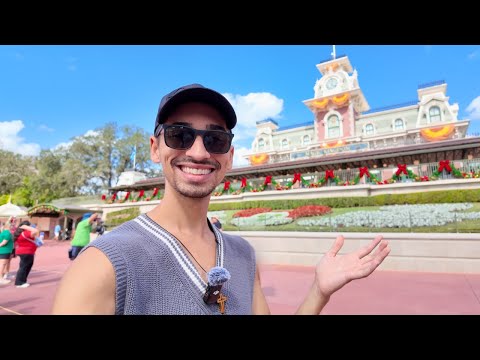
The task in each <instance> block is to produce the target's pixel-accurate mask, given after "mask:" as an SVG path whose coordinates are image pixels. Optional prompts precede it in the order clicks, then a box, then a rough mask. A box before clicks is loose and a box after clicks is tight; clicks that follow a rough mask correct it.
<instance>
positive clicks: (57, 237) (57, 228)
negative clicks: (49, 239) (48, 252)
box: [53, 224, 62, 240]
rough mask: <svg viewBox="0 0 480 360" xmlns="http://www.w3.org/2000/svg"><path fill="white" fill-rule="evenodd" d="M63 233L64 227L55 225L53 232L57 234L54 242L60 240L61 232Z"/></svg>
mask: <svg viewBox="0 0 480 360" xmlns="http://www.w3.org/2000/svg"><path fill="white" fill-rule="evenodd" d="M61 231H62V227H61V226H60V224H57V225H55V229H54V230H53V233H54V234H55V237H54V238H53V239H54V240H58V239H60V232H61Z"/></svg>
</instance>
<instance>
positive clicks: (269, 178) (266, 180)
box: [263, 175, 272, 185]
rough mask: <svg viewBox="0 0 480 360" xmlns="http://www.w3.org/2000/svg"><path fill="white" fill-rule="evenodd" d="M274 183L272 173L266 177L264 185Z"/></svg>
mask: <svg viewBox="0 0 480 360" xmlns="http://www.w3.org/2000/svg"><path fill="white" fill-rule="evenodd" d="M271 183H272V176H271V175H268V176H267V177H266V178H265V182H264V183H263V185H268V184H271Z"/></svg>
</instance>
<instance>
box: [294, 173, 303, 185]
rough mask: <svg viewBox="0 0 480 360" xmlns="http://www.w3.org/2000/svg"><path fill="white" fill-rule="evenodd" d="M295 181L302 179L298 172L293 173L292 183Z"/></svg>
mask: <svg viewBox="0 0 480 360" xmlns="http://www.w3.org/2000/svg"><path fill="white" fill-rule="evenodd" d="M297 181H302V175H301V174H300V173H295V174H293V181H292V185H293V184H295V183H296V182H297Z"/></svg>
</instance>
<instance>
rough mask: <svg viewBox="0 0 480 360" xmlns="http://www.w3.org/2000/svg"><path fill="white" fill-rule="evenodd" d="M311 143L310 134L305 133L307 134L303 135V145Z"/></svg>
mask: <svg viewBox="0 0 480 360" xmlns="http://www.w3.org/2000/svg"><path fill="white" fill-rule="evenodd" d="M309 144H310V136H308V135H305V136H304V137H303V145H304V146H307V145H309Z"/></svg>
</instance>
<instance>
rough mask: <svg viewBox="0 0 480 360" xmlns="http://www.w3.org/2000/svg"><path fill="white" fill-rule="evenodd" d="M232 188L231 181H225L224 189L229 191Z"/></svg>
mask: <svg viewBox="0 0 480 360" xmlns="http://www.w3.org/2000/svg"><path fill="white" fill-rule="evenodd" d="M228 189H230V181H225V184H223V191H227V190H228Z"/></svg>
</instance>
